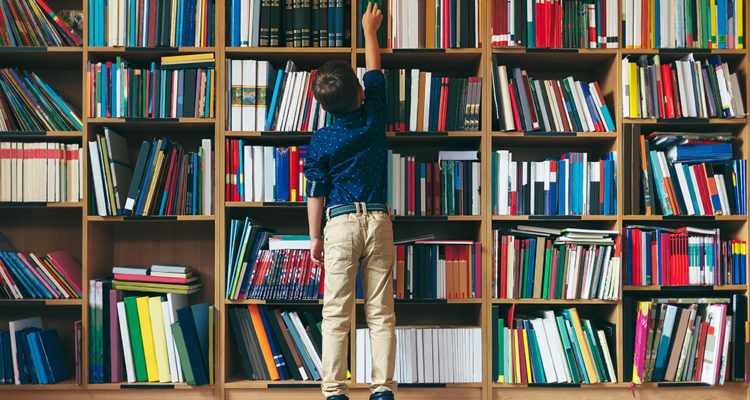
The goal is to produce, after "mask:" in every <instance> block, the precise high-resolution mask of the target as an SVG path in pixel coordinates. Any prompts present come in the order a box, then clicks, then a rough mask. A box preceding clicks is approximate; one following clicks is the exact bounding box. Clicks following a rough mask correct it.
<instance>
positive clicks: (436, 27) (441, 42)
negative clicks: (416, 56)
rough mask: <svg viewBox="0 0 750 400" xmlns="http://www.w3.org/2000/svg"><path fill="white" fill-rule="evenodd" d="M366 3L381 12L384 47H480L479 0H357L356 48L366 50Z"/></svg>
mask: <svg viewBox="0 0 750 400" xmlns="http://www.w3.org/2000/svg"><path fill="white" fill-rule="evenodd" d="M368 3H377V5H378V8H379V9H380V10H381V11H382V13H383V22H382V24H381V26H380V29H378V44H379V46H380V47H383V48H392V49H416V48H435V49H441V48H442V49H447V48H479V47H482V38H481V36H482V34H481V32H482V2H481V1H478V0H465V1H464V0H357V47H360V48H363V47H365V39H364V33H363V32H362V26H361V25H362V24H361V23H360V21H362V15H363V14H364V13H365V11H367V4H368Z"/></svg>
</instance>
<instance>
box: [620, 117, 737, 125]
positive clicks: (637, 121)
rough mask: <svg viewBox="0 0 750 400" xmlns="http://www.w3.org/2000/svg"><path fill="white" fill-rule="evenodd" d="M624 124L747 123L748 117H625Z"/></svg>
mask: <svg viewBox="0 0 750 400" xmlns="http://www.w3.org/2000/svg"><path fill="white" fill-rule="evenodd" d="M622 123H623V124H641V125H688V124H717V125H721V124H724V125H745V124H747V118H745V117H741V118H674V119H657V118H623V119H622Z"/></svg>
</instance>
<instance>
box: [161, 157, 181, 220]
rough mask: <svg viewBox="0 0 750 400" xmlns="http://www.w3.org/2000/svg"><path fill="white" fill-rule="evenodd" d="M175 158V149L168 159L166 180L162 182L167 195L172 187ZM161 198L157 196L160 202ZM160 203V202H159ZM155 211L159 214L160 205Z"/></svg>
mask: <svg viewBox="0 0 750 400" xmlns="http://www.w3.org/2000/svg"><path fill="white" fill-rule="evenodd" d="M176 158H177V148H173V149H172V156H171V157H169V166H168V167H167V178H166V179H165V180H164V193H167V195H169V193H170V188H171V185H172V176H173V175H174V174H173V172H174V165H175V159H176ZM161 197H162V196H159V200H161ZM160 203H161V201H160ZM156 209H157V210H158V211H159V212H161V205H158V206H157V207H156Z"/></svg>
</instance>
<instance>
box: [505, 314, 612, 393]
mask: <svg viewBox="0 0 750 400" xmlns="http://www.w3.org/2000/svg"><path fill="white" fill-rule="evenodd" d="M514 309H515V305H513V306H511V308H510V311H509V312H508V318H507V319H504V318H500V312H501V311H500V306H492V319H491V321H492V377H493V380H494V381H496V382H500V383H525V384H531V383H547V384H550V383H600V382H611V383H614V382H617V370H616V369H615V367H616V365H617V363H616V360H617V358H616V351H617V349H616V347H615V346H616V343H617V342H616V341H615V333H616V329H615V324H612V323H609V322H601V323H592V322H591V320H588V319H582V318H579V317H578V311H577V310H576V309H575V308H569V309H563V310H561V311H560V312H559V313H557V314H558V315H555V314H556V312H555V311H542V312H541V314H540V315H541V317H520V318H517V317H515V316H514Z"/></svg>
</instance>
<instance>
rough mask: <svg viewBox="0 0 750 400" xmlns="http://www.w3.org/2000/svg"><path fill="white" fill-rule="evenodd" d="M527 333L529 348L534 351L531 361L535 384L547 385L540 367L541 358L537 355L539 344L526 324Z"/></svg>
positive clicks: (533, 332) (541, 366) (532, 330)
mask: <svg viewBox="0 0 750 400" xmlns="http://www.w3.org/2000/svg"><path fill="white" fill-rule="evenodd" d="M526 326H527V328H529V329H528V331H529V346H531V347H532V348H533V350H534V353H533V354H532V357H531V361H532V362H533V363H534V368H536V383H547V377H546V376H545V375H544V366H543V365H542V357H541V354H540V353H539V343H538V342H537V337H536V332H535V331H534V329H533V328H532V326H531V323H530V322H529V323H527V324H526Z"/></svg>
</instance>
